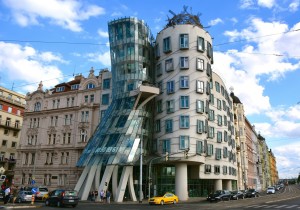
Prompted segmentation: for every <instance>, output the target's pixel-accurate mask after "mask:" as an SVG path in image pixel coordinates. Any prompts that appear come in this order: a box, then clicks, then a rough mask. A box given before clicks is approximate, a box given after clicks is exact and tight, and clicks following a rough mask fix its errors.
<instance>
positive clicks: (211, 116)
mask: <svg viewBox="0 0 300 210" xmlns="http://www.w3.org/2000/svg"><path fill="white" fill-rule="evenodd" d="M208 120H209V121H214V120H215V111H214V110H213V109H210V110H209V112H208Z"/></svg>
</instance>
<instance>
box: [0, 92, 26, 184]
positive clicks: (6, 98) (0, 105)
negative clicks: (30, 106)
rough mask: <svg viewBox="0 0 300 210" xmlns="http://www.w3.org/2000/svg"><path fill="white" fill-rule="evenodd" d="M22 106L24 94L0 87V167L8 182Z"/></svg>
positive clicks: (20, 124)
mask: <svg viewBox="0 0 300 210" xmlns="http://www.w3.org/2000/svg"><path fill="white" fill-rule="evenodd" d="M24 108H25V96H24V95H22V94H19V93H17V92H14V91H11V90H8V89H6V88H4V87H0V168H2V167H3V169H4V170H5V171H4V174H5V175H6V176H7V178H8V180H9V181H10V182H12V181H13V176H14V168H15V165H16V149H17V147H18V145H19V141H20V136H21V135H20V133H21V128H22V125H23V114H24Z"/></svg>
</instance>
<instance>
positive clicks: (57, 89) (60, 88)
mask: <svg viewBox="0 0 300 210" xmlns="http://www.w3.org/2000/svg"><path fill="white" fill-rule="evenodd" d="M64 90H65V87H57V88H56V92H63V91H64Z"/></svg>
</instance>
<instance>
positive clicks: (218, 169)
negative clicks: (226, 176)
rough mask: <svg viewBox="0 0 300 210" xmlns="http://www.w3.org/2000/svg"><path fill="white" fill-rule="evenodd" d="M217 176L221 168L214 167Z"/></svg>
mask: <svg viewBox="0 0 300 210" xmlns="http://www.w3.org/2000/svg"><path fill="white" fill-rule="evenodd" d="M214 172H215V174H220V166H214Z"/></svg>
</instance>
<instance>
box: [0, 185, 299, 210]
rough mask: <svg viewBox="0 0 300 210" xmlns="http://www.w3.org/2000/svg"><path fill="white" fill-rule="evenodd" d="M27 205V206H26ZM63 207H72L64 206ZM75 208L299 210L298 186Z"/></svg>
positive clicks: (85, 204)
mask: <svg viewBox="0 0 300 210" xmlns="http://www.w3.org/2000/svg"><path fill="white" fill-rule="evenodd" d="M35 205H36V206H37V207H39V208H40V209H45V210H46V209H49V210H54V209H57V207H47V206H45V205H44V204H43V203H36V204H35ZM23 206H24V207H25V206H26V207H27V208H26V209H28V210H30V209H36V208H34V207H31V206H30V205H23ZM14 207H17V208H22V206H21V205H18V204H17V205H16V206H6V208H14ZM28 207H29V208H28ZM64 209H73V208H72V207H66V208H64ZM75 209H76V210H96V209H97V210H99V209H101V210H148V209H149V210H150V209H151V210H153V209H167V210H172V209H180V210H191V209H192V210H219V209H231V210H243V209H272V210H274V209H276V210H277V209H279V210H280V209H284V210H286V209H290V210H296V209H297V210H300V186H299V185H292V186H287V187H285V188H284V189H281V190H280V191H276V194H274V195H266V194H265V193H261V196H260V197H258V198H247V199H240V200H231V201H221V202H218V203H210V202H207V201H205V200H204V199H203V198H201V199H200V198H199V199H197V198H193V199H191V200H190V201H188V202H179V203H178V204H176V205H174V204H169V205H163V206H161V205H156V206H154V205H148V203H147V202H143V203H138V202H124V203H111V204H103V203H98V202H80V203H79V204H78V206H77V207H76V208H75Z"/></svg>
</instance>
